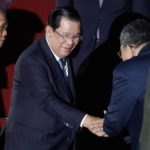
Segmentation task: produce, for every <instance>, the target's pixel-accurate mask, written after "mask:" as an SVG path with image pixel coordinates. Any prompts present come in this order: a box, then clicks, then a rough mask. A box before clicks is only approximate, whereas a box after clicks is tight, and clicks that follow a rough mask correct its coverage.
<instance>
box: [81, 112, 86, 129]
mask: <svg viewBox="0 0 150 150" xmlns="http://www.w3.org/2000/svg"><path fill="white" fill-rule="evenodd" d="M86 116H87V114H86V115H85V116H84V117H83V119H82V121H81V123H80V127H81V128H82V127H83V126H82V124H83V122H84V120H85V118H86Z"/></svg>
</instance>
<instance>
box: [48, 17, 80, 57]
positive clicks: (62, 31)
mask: <svg viewBox="0 0 150 150" xmlns="http://www.w3.org/2000/svg"><path fill="white" fill-rule="evenodd" d="M46 36H47V39H48V41H49V43H50V46H51V48H52V50H53V51H54V53H55V54H56V55H57V56H58V57H60V58H64V57H66V56H68V55H69V54H70V53H71V52H72V50H73V49H74V48H75V47H76V45H77V44H78V42H79V38H80V22H76V21H71V20H68V19H67V18H62V19H61V22H60V27H59V28H57V29H56V30H55V31H53V29H52V28H51V27H50V26H47V27H46Z"/></svg>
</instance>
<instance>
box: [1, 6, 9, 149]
mask: <svg viewBox="0 0 150 150" xmlns="http://www.w3.org/2000/svg"><path fill="white" fill-rule="evenodd" d="M7 26H8V24H7V19H6V17H5V14H4V13H3V12H2V10H1V9H0V48H1V47H2V46H3V44H4V41H5V39H6V36H7ZM0 94H1V93H0ZM0 119H1V118H0ZM4 131H5V126H4V127H3V128H2V129H1V127H0V149H3V146H4Z"/></svg>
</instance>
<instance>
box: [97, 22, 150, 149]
mask: <svg viewBox="0 0 150 150" xmlns="http://www.w3.org/2000/svg"><path fill="white" fill-rule="evenodd" d="M120 44H121V47H120V49H121V58H122V60H123V62H122V63H120V64H119V65H118V66H117V67H116V68H115V69H114V72H113V89H112V95H111V101H110V104H109V106H108V110H107V113H106V115H105V117H104V125H103V130H104V131H105V132H106V133H107V134H108V136H110V137H115V136H119V135H120V136H123V137H124V139H125V141H126V142H127V143H131V149H132V150H139V136H140V131H141V125H142V118H143V104H144V96H145V91H146V84H147V78H148V71H149V68H150V22H149V21H146V20H144V19H137V20H135V21H132V22H130V23H129V24H127V25H126V26H125V27H124V28H123V31H122V32H121V35H120ZM99 132H100V131H99ZM100 134H101V133H100Z"/></svg>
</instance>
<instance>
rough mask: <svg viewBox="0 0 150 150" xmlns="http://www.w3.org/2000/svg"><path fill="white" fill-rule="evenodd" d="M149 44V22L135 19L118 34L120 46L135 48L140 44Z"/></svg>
mask: <svg viewBox="0 0 150 150" xmlns="http://www.w3.org/2000/svg"><path fill="white" fill-rule="evenodd" d="M149 42H150V22H149V21H147V20H145V19H136V20H134V21H132V22H130V23H128V24H127V25H126V26H125V27H124V28H123V30H122V32H121V34H120V44H121V46H123V47H125V46H126V45H134V47H135V48H137V47H138V46H140V45H141V44H145V43H149Z"/></svg>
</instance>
